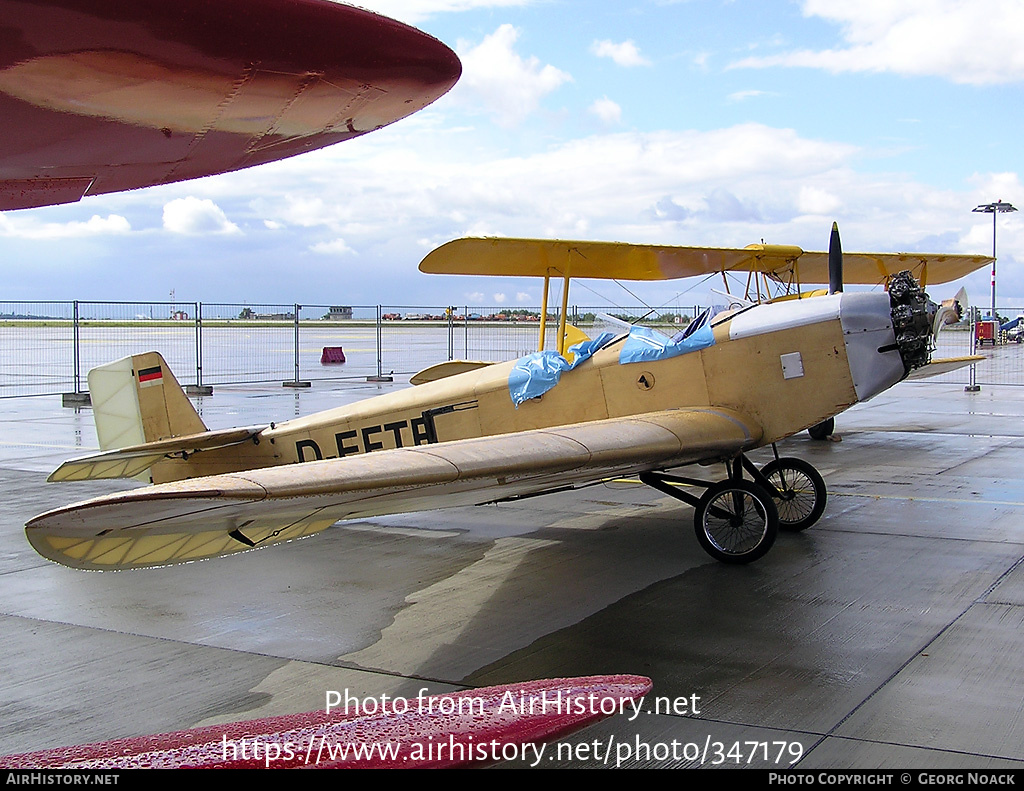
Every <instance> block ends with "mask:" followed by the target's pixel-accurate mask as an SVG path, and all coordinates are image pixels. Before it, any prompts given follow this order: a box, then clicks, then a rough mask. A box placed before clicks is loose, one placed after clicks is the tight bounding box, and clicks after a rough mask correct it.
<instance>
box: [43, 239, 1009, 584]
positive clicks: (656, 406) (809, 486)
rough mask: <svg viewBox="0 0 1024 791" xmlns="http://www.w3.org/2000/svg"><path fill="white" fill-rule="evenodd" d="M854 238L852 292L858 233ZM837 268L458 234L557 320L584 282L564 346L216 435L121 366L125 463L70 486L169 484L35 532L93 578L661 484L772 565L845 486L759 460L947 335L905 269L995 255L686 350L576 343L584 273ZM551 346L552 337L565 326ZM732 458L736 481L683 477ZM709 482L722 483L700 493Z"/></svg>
mask: <svg viewBox="0 0 1024 791" xmlns="http://www.w3.org/2000/svg"><path fill="white" fill-rule="evenodd" d="M834 241H835V242H836V244H835V245H834V247H835V248H836V249H833V251H832V252H833V256H832V264H831V266H830V270H831V276H832V279H833V280H834V281H836V280H839V278H837V277H836V274H837V273H836V270H837V269H838V268H839V267H840V263H841V262H840V258H841V254H836V253H837V249H838V244H837V242H838V234H834ZM822 257H824V260H825V261H827V260H828V256H827V255H826V254H818V253H803V252H802V251H800V250H799V248H791V247H787V248H780V247H775V246H764V245H761V246H757V247H755V248H748V249H746V250H727V249H710V248H668V247H646V246H638V245H625V244H618V243H593V242H565V241H544V240H509V239H505V240H499V239H483V240H479V239H462V240H456V241H455V242H450V243H448V244H447V245H444V246H442V247H440V248H438V249H437V250H435V251H434V252H433V253H431V254H430V255H429V256H428V257H427V258H426V259H424V261H423V262H422V263H421V265H420V268H421V269H422V270H423V271H427V272H451V273H462V274H512V275H538V276H541V277H543V278H544V280H545V288H544V307H543V308H542V313H541V315H542V317H544V320H545V321H546V317H547V312H548V311H547V301H548V291H549V289H548V285H549V283H550V280H551V278H552V277H558V278H563V279H564V281H565V284H564V287H563V298H562V310H561V313H560V315H561V317H562V318H561V320H560V326H559V330H558V339H559V342H558V346H559V349H558V350H557V351H556V350H543V348H542V350H541V351H538V352H536V353H534V354H531V355H527V356H526V357H523V358H521V359H519V360H516V361H512V362H507V363H496V364H482V363H481V364H478V365H466V364H465V363H463V364H460V365H457V366H455V368H457V369H458V370H460V371H461V372H460V373H454V374H452V375H446V373H447V372H450V370H452V369H450V368H449V369H448V371H446V370H445V368H444V364H442V366H441V367H439V368H438V367H435V369H434V371H433V372H432V373H431V374H430V375H428V376H426V377H422V379H426V380H432V381H426V382H425V383H424V384H421V385H419V386H416V387H412V388H409V389H405V390H401V391H397V392H393V393H388V394H386V395H382V396H378V397H375V398H371V399H368V400H366V401H362V402H360V403H357V404H353V405H350V406H345V407H340V408H337V409H333V410H329V411H326V412H321V413H319V414H316V415H312V416H309V417H304V418H299V419H295V420H290V421H288V422H286V423H280V424H271V425H269V426H252V427H248V428H239V429H229V430H221V431H208V430H207V429H206V427H205V426H204V425H203V422H202V420H201V419H200V418H199V416H198V414H197V413H196V411H195V409H194V408H193V407H192V405H191V403H190V402H189V400H188V398H187V397H186V396H185V394H184V393H183V392H182V390H181V388H180V386H179V385H178V383H177V381H176V380H175V378H174V375H173V374H172V373H171V371H170V369H169V368H168V367H167V364H166V363H165V362H164V360H163V358H162V357H161V356H160V355H159V354H157V353H155V352H148V353H145V354H137V355H134V356H132V357H127V358H125V359H123V360H119V361H116V362H113V363H110V364H108V365H104V366H101V367H99V368H96V369H94V370H92V371H91V372H90V374H89V389H90V392H91V394H92V401H93V409H94V414H95V420H96V427H97V433H98V435H99V441H100V447H101V448H102V449H103V452H101V453H99V454H97V455H93V456H89V457H86V458H82V459H77V460H73V461H68V462H66V463H65V464H63V465H62V466H61V467H60V468H59V469H58V470H57V471H56V472H54V473H53V474H52V475H51V476H50V480H57V481H63V480H84V479H94V478H120V477H140V476H141V477H144V478H145V479H147V480H149V481H150V482H151V483H152V485H150V486H145V487H143V488H139V489H136V490H132V491H127V492H122V493H118V494H111V495H106V496H103V497H97V498H95V499H92V500H88V501H85V502H81V503H76V504H74V505H70V506H67V507H64V508H59V509H56V510H53V511H50V512H48V513H45V514H42V515H40V516H37V517H35V518H34V519H32V520H31V521H30V522H29V523H28V524H27V526H26V532H27V535H28V538H29V541H30V542H31V543H32V545H33V547H35V549H36V550H37V551H38V552H39V553H40V554H42V555H43V556H45V557H47V558H50V559H51V560H55V561H57V562H59V563H63V564H65V565H68V566H73V567H76V568H83V569H122V568H132V567H140V566H161V565H167V564H172V563H181V562H188V561H193V560H200V559H203V558H210V557H214V556H218V555H226V554H230V553H233V552H240V551H246V550H249V549H253V548H256V547H263V546H267V545H270V544H275V543H280V542H283V541H289V540H292V539H297V538H303V537H306V536H309V535H312V534H314V533H318V532H320V531H322V530H324V529H326V528H327V527H329V526H331V525H332V524H334V523H335V522H337V521H339V520H344V519H360V518H366V517H373V516H379V515H382V514H390V513H399V512H408V511H421V510H427V509H434V508H442V507H450V506H462V505H472V504H482V503H490V502H499V501H506V500H512V499H517V498H523V497H529V496H533V495H538V494H544V493H548V492H554V491H562V490H566V489H571V488H575V487H581V486H587V485H591V484H595V483H600V482H602V481H605V480H608V479H612V478H616V477H621V476H636V475H639V476H640V480H641V481H643V482H644V483H646V484H649V485H651V486H653V487H655V488H657V489H658V490H660V491H662V492H664V493H666V494H669V495H672V496H674V497H677V498H679V499H681V500H683V501H684V502H687V503H689V504H691V505H693V506H694V507H695V514H694V526H695V530H696V534H697V538H698V540H699V541H700V543H701V545H702V546H703V548H704V549H705V550H706V551H707V552H708V553H709V554H710V555H711V556H712V557H714V558H716V559H718V560H721V561H724V562H727V563H746V562H749V561H752V560H755V559H757V558H759V557H761V556H762V555H764V554H765V552H767V551H768V550H769V549H770V547H771V546H772V543H773V542H774V540H775V537H776V532H777V530H778V529H779V528H780V527H781V528H782V529H790V530H802V529H804V528H806V527H809V526H810V525H811V524H813V523H814V522H815V521H816V520H817V519H818V518H819V517H820V516H821V514H822V512H823V510H824V508H825V499H826V492H825V486H824V482H823V481H822V479H821V476H820V475H819V474H818V473H817V471H816V470H814V468H813V467H812V466H811V465H809V464H807V463H806V462H804V461H802V460H800V459H790V458H779V456H778V452H777V451H776V458H775V459H774V460H773V461H771V462H769V463H768V464H767V465H765V466H764V467H763V468H761V469H758V468H757V467H756V466H755V465H754V464H752V463H751V462H750V461H749V460H748V459H747V457H746V453H747V452H748V451H750V450H753V449H755V448H759V447H762V446H767V445H772V446H773V447H774V443H776V442H778V441H779V440H781V439H784V438H785V437H788V436H790V435H791V434H794V433H796V432H798V431H800V430H802V429H805V428H807V427H808V426H812V425H814V424H817V423H819V422H821V421H822V420H825V419H826V418H829V417H831V416H833V415H836V414H838V413H839V412H842V411H843V410H845V409H847V408H848V407H850V406H852V405H853V404H855V403H857V402H858V401H864V400H866V399H868V398H871V397H872V396H875V395H877V394H878V393H881V392H882V391H884V390H886V389H887V388H889V387H891V386H892V385H894V384H896V383H897V382H899V381H901V380H903V379H904V378H906V377H907V376H908V374H910V373H911V372H912V371H914V370H915V369H921V368H923V367H925V366H926V365H928V363H929V360H930V354H931V349H932V347H933V339H934V335H935V332H937V328H938V326H939V325H941V324H942V323H944V322H946V321H950V320H954V318H955V317H957V316H959V308H960V306H959V305H956V304H951V305H946V306H939V305H936V304H935V303H934V302H931V301H930V300H929V299H928V297H927V295H926V294H925V293H924V291H923V289H922V288H921V287H920V286H919V285H918V284H917V283H916V282H915V280H914V279H913V277H912V276H911V275H910V274H909V272H903V273H900V274H897V272H898V270H899V269H911V268H913V267H914V266H915V265H917V266H918V267H919V269H918V272H919V274H921V275H922V276H923V275H925V274H926V275H927V277H928V278H929V279H930V280H931V281H932V282H942V281H943V280H947V279H953V277H958V276H960V275H962V274H965V273H966V272H968V271H971V270H973V269H975V268H977V267H979V266H982V265H984V264H985V263H987V262H989V261H990V259H988V258H985V257H981V256H922V255H916V254H915V255H913V256H910V257H901V256H898V255H872V256H848V257H847V260H848V261H850V260H852V261H854V262H858V263H855V265H854V266H851V267H850V269H851V270H852V271H853V273H854V274H853V277H850V278H849V280H848V282H854V281H858V282H862V281H863V280H864V279H865V278H864V276H863V275H861V274H858V273H857V271H856V270H857V266H859V265H860V264H859V262H860V261H861V260H864V261H866V262H868V263H866V264H865V266H869V268H870V267H874V269H871V271H870V275H871V278H872V279H877V278H882V279H884V280H885V281H887V283H888V291H887V292H874V293H842V292H841V291H840V290H839V288H838V287H837V286H836V284H835V283H834V284H833V286H834V287H833V288H832V289H831V290H832V291H833V292H834V293H831V294H828V295H825V296H817V297H813V298H804V299H791V300H782V301H776V302H772V303H768V304H753V305H749V306H745V307H739V308H735V307H733V308H728V309H725V310H716V309H709V310H707V311H705V312H704V313H703V314H702V315H700V316H698V317H697V318H696V319H695V320H694V321H693V322H691V323H690V324H689V325H688V326H687V327H686V329H685V330H684V331H683V332H681V333H679V334H677V335H676V336H675V337H671V338H670V337H668V336H667V335H662V334H661V333H659V332H657V331H654V330H651V329H646V328H643V327H638V326H634V327H632V328H630V329H629V330H628V332H622V333H621V334H619V335H614V334H610V333H607V334H606V333H603V334H602V335H600V336H599V337H597V338H593V339H585V340H583V341H582V342H581V343H578V344H575V345H573V346H572V348H571V349H566V348H565V345H566V339H567V337H568V336H569V335H570V329H571V328H570V327H568V326H567V325H566V324H565V313H566V310H565V306H566V299H567V293H568V284H569V279H570V278H571V277H587V278H592V277H602V278H629V279H634V280H650V279H667V278H670V277H683V276H688V275H693V274H699V273H700V272H702V271H726V270H729V269H746V270H752V269H753V271H755V272H764V271H767V265H764V266H762V264H761V263H758V262H766V261H767V262H769V263H771V264H772V265H773V266H774V265H777V264H778V263H779V261H781V262H782V263H783V264H784V265H787V266H789V267H790V269H791V270H792V272H793V275H794V279H795V278H796V275H797V274H799V275H800V282H815V279H817V278H819V277H821V276H822V275H824V274H828V273H826V272H825V269H824V268H821V271H820V272H819V271H818V270H813V272H812V273H811V274H807V272H808V271H809V270H812V269H813V266H818V265H819V264H818V263H816V262H818V261H820V260H821V259H822ZM787 262H788V263H787ZM755 267H760V268H757V269H755ZM798 270H799V272H798ZM772 271H776V270H772ZM540 337H541V346H542V347H543V339H544V337H545V329H544V328H543V327H542V329H541V336H540ZM570 359H571V361H570ZM965 359H966V360H967V361H968V362H970V361H971V359H977V358H965ZM947 365H948V364H947ZM467 368H468V370H467ZM944 370H945V369H944ZM439 377H440V378H439ZM723 462H724V463H725V471H726V472H725V477H724V478H723V479H721V480H717V481H704V480H698V479H693V478H688V477H682V476H679V475H676V474H674V473H670V472H668V471H669V470H674V469H675V468H678V467H682V466H684V465H692V464H700V465H705V466H707V465H711V464H721V463H723ZM744 473H746V476H747V477H744ZM680 484H684V485H686V486H681V485H680ZM687 486H700V487H703V488H704V489H705V491H704V493H703V495H702V496H700V497H699V498H698V497H696V496H694V495H693V494H691V493H690V492H689V491H687Z"/></svg>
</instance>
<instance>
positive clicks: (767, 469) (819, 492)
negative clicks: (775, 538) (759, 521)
mask: <svg viewBox="0 0 1024 791" xmlns="http://www.w3.org/2000/svg"><path fill="white" fill-rule="evenodd" d="M761 474H762V475H763V476H764V477H765V478H767V479H768V480H769V481H771V484H772V486H774V487H775V489H776V491H775V492H771V495H772V497H773V499H774V500H775V507H776V509H777V510H778V512H779V529H780V530H789V531H792V532H796V531H799V530H806V529H807V528H808V527H810V526H811V525H813V524H814V523H815V522H817V521H818V520H819V519H820V518H821V515H822V514H823V513H824V512H825V501H826V499H827V498H828V494H827V493H826V492H825V480H824V479H823V478H822V477H821V475H820V474H819V473H818V471H817V470H816V469H814V467H813V465H811V464H808V463H807V462H806V461H804V460H803V459H793V458H785V459H775V460H774V461H770V462H768V463H767V464H766V465H764V467H762V468H761ZM776 492H777V493H776Z"/></svg>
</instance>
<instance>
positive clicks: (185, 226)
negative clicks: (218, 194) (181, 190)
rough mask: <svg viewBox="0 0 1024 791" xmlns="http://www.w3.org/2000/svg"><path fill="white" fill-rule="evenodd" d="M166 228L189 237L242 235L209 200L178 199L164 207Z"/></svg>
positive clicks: (189, 197) (194, 198) (190, 197)
mask: <svg viewBox="0 0 1024 791" xmlns="http://www.w3.org/2000/svg"><path fill="white" fill-rule="evenodd" d="M163 217H164V228H165V229H166V230H168V231H171V232H172V233H181V234H186V235H189V236H199V235H206V234H234V233H241V231H240V230H239V228H238V226H237V225H235V224H234V223H233V222H231V221H230V220H229V219H228V218H227V215H225V214H224V212H223V211H222V210H221V208H220V207H219V206H218V205H217V204H216V203H214V202H213V201H212V200H210V199H209V198H196V197H194V196H192V195H189V196H188V197H187V198H176V199H174V200H172V201H170V202H169V203H167V204H165V205H164V216H163Z"/></svg>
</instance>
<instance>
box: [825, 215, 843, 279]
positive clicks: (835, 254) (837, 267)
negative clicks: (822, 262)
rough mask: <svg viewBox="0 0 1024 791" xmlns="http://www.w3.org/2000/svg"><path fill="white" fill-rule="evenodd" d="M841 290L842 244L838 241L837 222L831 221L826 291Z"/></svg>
mask: <svg viewBox="0 0 1024 791" xmlns="http://www.w3.org/2000/svg"><path fill="white" fill-rule="evenodd" d="M842 290H843V244H842V242H840V241H839V224H838V223H832V235H831V236H830V237H829V239H828V293H829V294H836V293H838V292H840V291H842Z"/></svg>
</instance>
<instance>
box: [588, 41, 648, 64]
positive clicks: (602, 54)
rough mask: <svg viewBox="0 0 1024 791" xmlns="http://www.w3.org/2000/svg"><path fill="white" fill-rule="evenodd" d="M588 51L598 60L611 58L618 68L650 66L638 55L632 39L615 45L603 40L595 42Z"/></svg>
mask: <svg viewBox="0 0 1024 791" xmlns="http://www.w3.org/2000/svg"><path fill="white" fill-rule="evenodd" d="M590 51H591V52H592V53H593V54H595V55H597V56H598V57H599V58H611V59H612V60H613V61H615V62H616V63H617V64H618V65H620V66H626V67H630V66H650V65H651V62H650V61H649V60H648V59H647V58H645V57H644V56H643V55H641V54H640V50H639V49H637V46H636V44H634V43H633V41H632V39H630V40H627V41H623V42H622V43H621V44H616V43H615V42H614V41H611V40H609V39H604V40H602V41H595V42H594V43H593V44H591V45H590Z"/></svg>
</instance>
